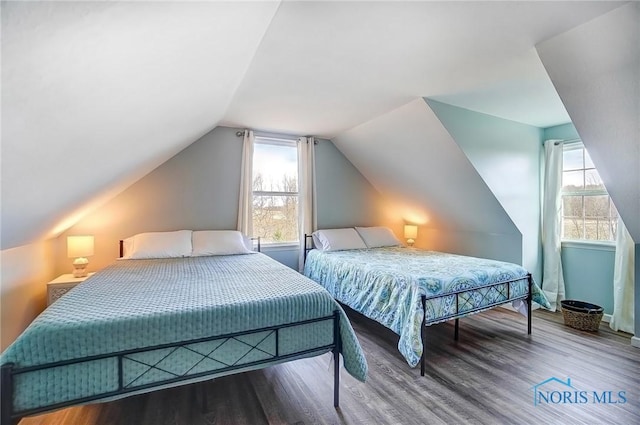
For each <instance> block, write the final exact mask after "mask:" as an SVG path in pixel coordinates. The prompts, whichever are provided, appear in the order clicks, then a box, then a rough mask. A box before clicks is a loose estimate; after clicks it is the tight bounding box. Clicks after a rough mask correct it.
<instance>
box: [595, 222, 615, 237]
mask: <svg viewBox="0 0 640 425" xmlns="http://www.w3.org/2000/svg"><path fill="white" fill-rule="evenodd" d="M611 230H612V229H611V220H609V219H607V218H603V219H601V220H600V221H599V222H598V237H597V240H599V241H609V240H611Z"/></svg>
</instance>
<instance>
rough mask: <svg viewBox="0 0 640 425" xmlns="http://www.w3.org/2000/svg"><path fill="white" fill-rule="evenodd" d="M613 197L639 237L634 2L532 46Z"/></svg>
mask: <svg viewBox="0 0 640 425" xmlns="http://www.w3.org/2000/svg"><path fill="white" fill-rule="evenodd" d="M538 52H539V53H540V57H541V58H542V61H543V62H544V66H545V67H546V69H547V71H548V72H549V75H550V77H551V79H552V81H553V83H554V85H555V86H556V88H557V90H558V93H559V94H560V97H561V98H562V100H563V102H564V104H565V105H566V107H567V110H568V111H569V114H570V115H571V119H572V121H573V124H574V125H575V127H576V129H577V130H578V133H579V134H580V137H581V138H582V141H583V142H584V144H585V146H586V147H587V149H588V150H589V154H590V155H591V157H592V159H593V162H594V164H595V166H596V167H597V168H598V171H599V173H600V175H601V176H602V179H603V181H604V183H605V186H606V187H607V190H608V191H609V193H610V195H611V198H612V199H613V202H614V203H615V205H616V207H617V208H618V211H619V213H620V215H621V217H622V219H623V221H624V223H625V226H626V227H627V228H628V230H629V233H630V234H631V236H632V238H633V239H634V241H635V242H636V243H639V242H640V3H637V2H634V3H631V4H629V5H626V6H624V7H621V8H619V9H616V10H614V11H612V12H610V13H608V14H606V15H604V16H602V17H599V18H597V19H594V20H593V21H591V22H588V23H586V24H584V25H581V26H579V27H577V28H575V29H573V30H571V31H568V32H566V33H564V34H561V35H559V36H557V37H554V38H552V39H550V40H548V41H546V42H545V43H542V44H540V45H539V46H538Z"/></svg>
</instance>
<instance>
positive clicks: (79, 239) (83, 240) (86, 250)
mask: <svg viewBox="0 0 640 425" xmlns="http://www.w3.org/2000/svg"><path fill="white" fill-rule="evenodd" d="M91 255H93V236H67V257H69V258H78V257H89V256H91Z"/></svg>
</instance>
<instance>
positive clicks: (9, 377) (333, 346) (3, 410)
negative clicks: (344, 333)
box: [0, 238, 342, 425]
mask: <svg viewBox="0 0 640 425" xmlns="http://www.w3.org/2000/svg"><path fill="white" fill-rule="evenodd" d="M120 250H121V251H120V256H122V241H120ZM258 250H260V240H259V238H258ZM324 321H332V325H333V326H332V328H333V338H332V342H331V343H330V344H326V345H322V346H318V347H313V348H308V349H305V350H299V351H295V352H292V353H288V354H280V330H281V329H287V328H292V327H296V326H303V325H307V324H311V323H319V322H324ZM260 333H266V336H264V337H263V338H262V339H261V340H260V341H259V342H258V343H257V344H255V345H252V344H248V343H246V342H245V341H242V340H239V339H238V338H239V337H241V336H246V335H252V334H260ZM267 338H274V346H275V350H274V351H275V352H273V353H272V352H268V351H266V350H264V349H261V348H259V345H260V344H261V343H262V342H264V341H265V340H266V339H267ZM229 340H235V341H237V342H240V343H242V344H244V345H247V346H248V347H249V351H247V352H246V353H245V354H244V355H243V356H241V357H240V358H239V359H237V360H236V361H235V362H234V363H232V364H225V363H222V362H221V361H220V360H219V359H214V358H212V357H210V356H211V355H212V354H213V353H214V352H215V351H216V350H217V349H218V348H220V347H221V346H223V345H224V343H225V342H226V341H229ZM211 341H222V343H220V344H219V345H217V346H216V348H214V349H213V350H212V351H211V352H209V353H208V354H206V355H205V354H202V353H200V352H196V351H194V350H192V349H191V348H190V347H189V346H190V345H193V344H199V343H204V342H211ZM170 348H173V350H172V351H171V352H170V353H169V354H167V355H166V356H165V357H163V358H162V359H161V360H159V361H157V362H155V363H154V364H148V363H143V364H144V365H145V366H146V367H148V369H146V370H145V371H144V372H143V373H142V374H140V375H139V376H138V377H137V378H136V379H134V380H132V381H130V382H129V383H128V384H125V383H124V367H123V363H124V361H125V360H128V361H133V362H136V363H142V362H140V360H138V359H133V358H132V357H131V356H132V355H135V354H140V353H147V352H151V351H155V350H164V349H170ZM179 348H183V349H186V350H189V351H191V352H192V353H196V354H198V355H200V356H202V359H200V361H199V362H197V363H196V364H195V365H194V366H192V367H191V368H190V369H189V370H187V371H186V372H184V373H183V374H177V373H174V372H170V371H168V370H165V369H162V368H160V367H158V364H159V363H161V362H162V360H164V359H165V358H166V357H168V356H169V355H170V354H172V353H173V352H175V351H176V350H178V349H179ZM341 349H342V340H341V338H340V310H338V309H336V310H334V311H333V314H332V315H331V316H324V317H318V318H313V319H307V320H302V321H298V322H292V323H286V324H280V325H275V326H268V327H263V328H259V329H251V330H247V331H242V332H234V333H229V334H223V335H214V336H211V337H206V338H198V339H192V340H185V341H179V342H173V343H167V344H160V345H155V346H151V347H144V348H139V349H131V350H125V351H119V352H115V353H106V354H100V355H93V356H87V357H82V358H75V359H69V360H62V361H57V362H52V363H46V364H40V365H35V366H24V367H18V366H16V365H15V364H14V363H5V364H3V365H2V366H0V388H1V390H2V392H1V394H0V425H12V424H15V423H17V422H19V421H20V419H21V418H23V417H25V416H30V415H36V414H40V413H45V412H48V411H52V410H56V409H61V408H65V407H70V406H74V405H80V404H86V403H90V402H93V401H99V400H103V399H112V398H113V397H116V396H120V395H123V396H127V395H133V394H136V393H140V392H146V391H145V390H150V389H153V388H155V387H162V388H165V387H166V386H167V385H171V384H178V383H179V382H182V381H189V382H186V383H193V382H196V381H201V380H204V379H200V378H204V377H210V378H211V379H213V378H215V377H218V376H223V375H228V374H229V373H228V372H232V371H235V370H238V369H246V368H251V367H255V366H260V365H263V364H264V365H266V364H268V363H273V362H279V361H287V360H296V359H299V358H303V357H312V356H314V355H321V354H324V353H327V352H329V351H331V352H332V353H333V379H334V381H333V385H334V386H333V405H334V407H338V406H339V402H340V351H341ZM254 350H258V351H260V352H261V353H262V354H263V355H266V356H267V357H266V358H262V359H260V360H255V361H251V362H246V363H240V362H241V361H242V359H244V358H245V357H246V356H247V355H248V354H249V353H251V352H253V351H254ZM207 358H208V359H211V360H215V361H216V362H218V363H221V364H223V365H224V367H221V368H217V369H213V370H208V371H204V372H198V373H191V374H190V373H189V372H191V371H192V370H193V369H194V368H195V367H196V366H197V365H198V364H199V363H200V362H202V361H204V360H205V359H207ZM105 359H112V360H113V361H116V362H117V370H118V374H117V376H115V377H113V380H114V384H117V388H118V389H117V390H113V391H108V392H103V393H100V394H94V395H91V396H85V397H80V398H74V399H70V400H67V401H64V402H59V403H56V404H52V405H48V406H43V407H37V408H30V409H24V410H14V408H13V396H14V389H15V387H14V384H15V377H16V376H19V375H23V374H27V373H30V372H38V371H42V370H46V369H54V368H58V367H63V366H69V365H77V364H81V363H88V362H94V361H100V360H105ZM153 369H156V370H161V371H163V372H166V373H169V374H171V375H173V377H172V378H169V379H165V380H162V381H156V382H151V383H146V384H140V385H133V384H134V383H135V382H136V381H137V380H138V379H139V378H140V377H142V376H143V375H145V374H146V373H147V372H149V371H151V370H153Z"/></svg>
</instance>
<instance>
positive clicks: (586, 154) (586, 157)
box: [584, 149, 596, 168]
mask: <svg viewBox="0 0 640 425" xmlns="http://www.w3.org/2000/svg"><path fill="white" fill-rule="evenodd" d="M584 168H596V166H595V165H593V161H592V160H591V157H590V156H589V152H587V150H586V149H585V150H584Z"/></svg>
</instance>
